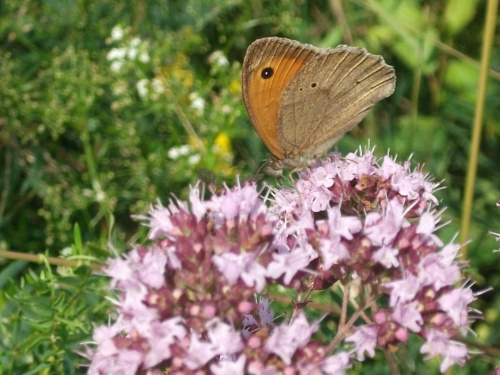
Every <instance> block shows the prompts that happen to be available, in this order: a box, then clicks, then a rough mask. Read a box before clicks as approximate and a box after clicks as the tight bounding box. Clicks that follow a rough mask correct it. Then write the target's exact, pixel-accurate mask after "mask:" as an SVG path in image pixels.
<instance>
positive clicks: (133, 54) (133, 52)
mask: <svg viewBox="0 0 500 375" xmlns="http://www.w3.org/2000/svg"><path fill="white" fill-rule="evenodd" d="M138 53H139V50H138V49H137V48H135V47H131V48H129V49H128V52H127V56H128V58H129V59H130V60H135V58H136V57H137V54H138Z"/></svg>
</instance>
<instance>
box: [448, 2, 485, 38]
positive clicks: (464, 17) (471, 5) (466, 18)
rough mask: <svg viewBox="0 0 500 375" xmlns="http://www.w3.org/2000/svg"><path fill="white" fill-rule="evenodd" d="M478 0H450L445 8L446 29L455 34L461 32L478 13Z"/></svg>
mask: <svg viewBox="0 0 500 375" xmlns="http://www.w3.org/2000/svg"><path fill="white" fill-rule="evenodd" d="M478 2H479V1H478V0H448V2H447V3H446V8H445V10H444V17H443V21H444V25H445V27H446V30H447V31H448V32H449V33H450V34H452V35H455V34H457V33H458V32H460V31H461V30H462V29H463V28H464V27H465V26H467V25H468V24H469V22H470V21H471V20H472V19H473V18H474V16H475V15H476V10H477V4H478Z"/></svg>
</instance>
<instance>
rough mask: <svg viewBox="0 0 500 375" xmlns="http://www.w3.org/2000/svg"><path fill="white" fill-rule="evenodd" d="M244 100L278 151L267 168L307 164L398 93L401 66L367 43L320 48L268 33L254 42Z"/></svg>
mask: <svg viewBox="0 0 500 375" xmlns="http://www.w3.org/2000/svg"><path fill="white" fill-rule="evenodd" d="M242 81H243V100H244V102H245V106H246V108H247V111H248V115H249V116H250V119H251V121H252V124H253V126H254V128H255V130H256V131H257V133H258V134H259V136H260V137H261V138H262V140H263V141H264V143H265V145H266V146H267V148H268V149H269V151H271V153H272V154H273V160H272V161H271V162H269V163H268V165H267V166H266V168H265V171H266V172H267V173H269V174H271V175H275V176H278V175H281V174H282V173H283V168H288V169H292V170H300V169H303V168H305V167H307V166H309V165H311V164H312V163H313V162H314V161H315V159H316V157H317V156H318V155H322V154H325V153H326V152H327V151H328V149H330V148H331V147H332V146H333V145H334V144H335V143H336V142H337V140H338V139H339V138H340V137H341V136H342V135H343V134H344V133H345V132H347V131H349V130H351V129H352V128H353V127H354V126H356V125H357V124H358V123H359V122H360V121H361V120H362V119H363V118H364V117H365V116H366V113H367V111H368V109H370V108H371V107H372V106H373V105H374V104H375V103H377V102H378V101H379V100H381V99H383V98H386V97H388V96H389V95H391V94H392V93H393V92H394V88H395V85H396V76H395V73H394V68H393V67H392V66H389V65H387V64H386V63H385V62H384V59H383V58H382V57H381V56H375V55H372V54H370V53H368V52H366V50H364V49H363V48H358V47H350V46H346V45H340V46H338V47H336V48H317V47H314V46H311V45H308V44H302V43H299V42H297V41H294V40H290V39H284V38H275V37H272V38H263V39H258V40H256V41H255V42H253V43H252V44H251V45H250V46H249V47H248V49H247V52H246V55H245V60H244V61H243V71H242Z"/></svg>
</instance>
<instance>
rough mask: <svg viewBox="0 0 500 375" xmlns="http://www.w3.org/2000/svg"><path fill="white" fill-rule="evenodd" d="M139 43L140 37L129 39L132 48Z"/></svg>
mask: <svg viewBox="0 0 500 375" xmlns="http://www.w3.org/2000/svg"><path fill="white" fill-rule="evenodd" d="M140 44H141V39H140V38H137V37H136V38H134V39H132V40H131V41H130V47H132V48H137V47H139V45H140Z"/></svg>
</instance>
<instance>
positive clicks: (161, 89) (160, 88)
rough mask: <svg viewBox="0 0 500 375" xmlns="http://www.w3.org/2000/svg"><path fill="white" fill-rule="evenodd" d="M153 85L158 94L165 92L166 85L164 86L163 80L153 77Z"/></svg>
mask: <svg viewBox="0 0 500 375" xmlns="http://www.w3.org/2000/svg"><path fill="white" fill-rule="evenodd" d="M151 85H152V86H153V90H154V92H156V93H157V94H162V93H163V92H165V87H164V86H163V82H162V81H161V80H159V79H158V78H153V79H152V80H151Z"/></svg>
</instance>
